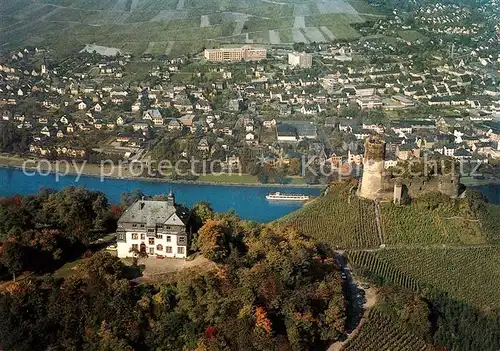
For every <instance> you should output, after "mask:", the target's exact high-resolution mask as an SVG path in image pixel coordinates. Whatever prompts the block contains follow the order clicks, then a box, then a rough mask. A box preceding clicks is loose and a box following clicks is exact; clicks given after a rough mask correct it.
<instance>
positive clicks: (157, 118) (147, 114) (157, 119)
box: [142, 109, 163, 127]
mask: <svg viewBox="0 0 500 351" xmlns="http://www.w3.org/2000/svg"><path fill="white" fill-rule="evenodd" d="M142 119H143V120H148V121H151V122H152V123H153V125H154V126H155V127H162V126H163V116H162V115H161V112H160V111H159V110H158V109H149V110H147V111H144V112H143V113H142Z"/></svg>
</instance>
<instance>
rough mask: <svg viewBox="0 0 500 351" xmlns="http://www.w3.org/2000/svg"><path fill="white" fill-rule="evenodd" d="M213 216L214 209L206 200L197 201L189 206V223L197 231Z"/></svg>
mask: <svg viewBox="0 0 500 351" xmlns="http://www.w3.org/2000/svg"><path fill="white" fill-rule="evenodd" d="M213 217H214V210H213V209H212V207H211V206H210V204H209V203H208V202H207V201H199V202H197V203H195V204H194V205H193V207H191V211H190V218H189V222H190V223H189V224H190V225H191V226H192V231H193V232H197V231H198V230H199V229H200V228H201V227H202V226H203V225H204V224H205V223H206V222H207V221H208V220H210V219H212V218H213Z"/></svg>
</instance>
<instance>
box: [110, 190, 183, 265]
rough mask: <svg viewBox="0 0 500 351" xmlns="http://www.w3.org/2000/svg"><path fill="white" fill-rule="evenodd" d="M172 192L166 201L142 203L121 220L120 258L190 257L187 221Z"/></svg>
mask: <svg viewBox="0 0 500 351" xmlns="http://www.w3.org/2000/svg"><path fill="white" fill-rule="evenodd" d="M184 217H185V216H184V215H183V213H180V212H179V211H178V209H177V207H176V204H175V196H174V194H173V193H172V192H171V193H169V194H168V197H167V200H166V201H157V200H144V199H141V200H138V201H136V202H135V203H133V204H132V205H131V206H130V207H129V208H128V209H127V210H126V211H125V212H124V213H123V215H122V216H121V218H120V219H119V220H118V229H117V231H116V233H117V235H116V241H117V254H118V257H134V256H136V255H138V254H141V255H147V256H153V257H158V258H164V257H168V258H186V257H187V251H188V236H187V233H186V220H185V218H184Z"/></svg>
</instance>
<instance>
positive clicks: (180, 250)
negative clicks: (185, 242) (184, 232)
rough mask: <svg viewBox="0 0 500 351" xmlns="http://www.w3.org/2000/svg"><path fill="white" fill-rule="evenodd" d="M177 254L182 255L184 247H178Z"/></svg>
mask: <svg viewBox="0 0 500 351" xmlns="http://www.w3.org/2000/svg"><path fill="white" fill-rule="evenodd" d="M177 253H178V254H183V253H184V247H182V246H180V247H178V248H177Z"/></svg>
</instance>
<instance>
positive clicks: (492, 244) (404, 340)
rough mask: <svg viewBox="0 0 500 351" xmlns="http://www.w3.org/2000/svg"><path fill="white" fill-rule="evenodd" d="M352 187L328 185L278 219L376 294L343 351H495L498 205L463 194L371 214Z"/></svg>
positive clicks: (373, 208) (384, 206)
mask: <svg viewBox="0 0 500 351" xmlns="http://www.w3.org/2000/svg"><path fill="white" fill-rule="evenodd" d="M355 187H356V183H355V182H338V183H334V184H332V185H330V186H329V187H328V189H327V190H326V192H325V195H324V196H322V197H320V198H318V199H316V200H314V201H312V202H311V203H309V204H307V205H306V206H305V207H304V208H303V209H301V210H298V211H296V212H295V213H292V214H290V215H289V216H287V217H286V218H284V219H283V221H284V222H287V223H291V224H292V225H293V226H295V227H296V228H298V230H299V231H301V232H303V233H305V234H308V235H311V236H312V237H314V238H316V239H317V240H319V241H320V242H324V243H326V244H328V245H329V246H330V247H331V248H333V249H337V252H338V253H339V254H343V255H344V256H345V258H346V260H347V262H348V263H347V266H346V267H345V269H346V270H347V272H349V270H351V269H352V271H353V274H354V276H355V278H353V279H354V281H355V282H356V281H357V282H358V284H360V283H359V282H364V283H363V284H361V286H366V284H368V283H369V284H371V285H373V286H374V287H375V288H376V289H377V290H378V297H377V301H378V302H377V304H376V305H375V306H374V307H372V308H370V309H368V310H367V311H365V312H364V317H363V321H362V323H360V324H359V326H358V328H357V329H356V332H355V333H353V334H352V336H350V338H349V339H348V341H347V343H346V344H345V345H344V348H343V349H344V350H378V349H381V348H382V347H388V346H390V347H391V348H395V347H397V349H408V350H429V349H434V348H435V347H438V346H440V347H445V348H446V349H453V350H478V349H481V350H496V349H498V347H499V345H498V340H499V339H498V337H499V335H498V330H499V329H498V328H499V325H500V315H499V313H498V311H499V309H500V305H499V304H498V301H499V298H498V296H497V295H498V294H497V293H496V292H497V291H499V289H500V285H499V284H500V279H499V277H498V272H499V271H500V266H499V265H498V263H499V261H498V255H499V253H500V251H499V250H500V248H499V247H498V240H499V238H500V237H499V234H500V228H499V226H498V221H497V220H496V219H497V218H498V216H499V215H500V206H495V205H492V204H489V203H487V202H486V201H485V200H484V199H483V198H482V196H480V195H479V194H477V193H475V192H474V191H471V190H467V192H466V196H465V198H460V199H451V198H449V197H447V196H445V195H442V194H438V193H435V194H433V193H428V194H426V195H423V196H421V197H419V198H415V199H412V201H411V204H408V205H394V204H392V203H381V204H380V206H379V207H378V205H377V204H376V203H375V202H373V201H369V200H363V199H360V198H358V197H357V196H356V195H355ZM377 207H378V208H377ZM356 289H358V293H357V296H361V298H363V297H362V296H364V295H360V294H363V288H356Z"/></svg>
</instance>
